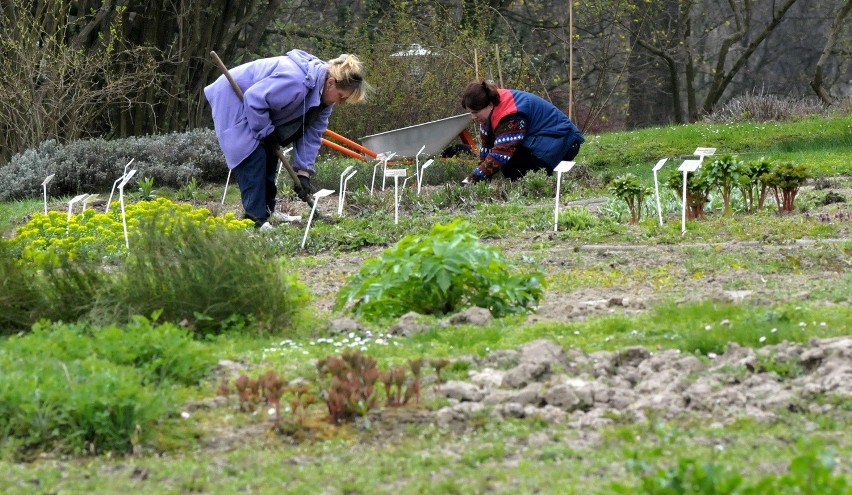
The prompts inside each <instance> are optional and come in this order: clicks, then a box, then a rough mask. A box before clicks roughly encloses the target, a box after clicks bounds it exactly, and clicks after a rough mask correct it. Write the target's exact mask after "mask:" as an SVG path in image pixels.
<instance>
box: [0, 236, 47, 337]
mask: <svg viewBox="0 0 852 495" xmlns="http://www.w3.org/2000/svg"><path fill="white" fill-rule="evenodd" d="M41 303H42V299H41V296H40V292H39V290H38V288H37V287H36V285H35V279H34V277H33V276H32V274H31V273H29V272H28V270H26V269H25V268H24V267H23V266H22V265H21V264H20V263H18V262H17V261H16V260H15V258H14V256H13V255H12V253H11V250H10V249H9V243H8V241H6V240H4V239H0V335H3V334H11V333H15V332H18V331H20V330H24V329H26V328H29V327H30V325H32V323H33V319H34V318H35V314H36V312H37V311H38V308H39V307H40V306H41Z"/></svg>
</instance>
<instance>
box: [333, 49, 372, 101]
mask: <svg viewBox="0 0 852 495" xmlns="http://www.w3.org/2000/svg"><path fill="white" fill-rule="evenodd" d="M328 77H333V78H334V80H335V81H336V83H337V87H339V88H340V89H351V90H352V96H350V97H349V98H347V99H346V103H358V102H360V101H362V100H364V99H365V98H366V97H367V93H368V92H369V91H372V89H373V88H372V86H370V84H369V83H368V82H367V81H366V80H365V79H364V64H363V63H362V62H361V60H359V59H358V57H357V56H355V55H352V54H348V53H344V54H342V55H340V56H339V57H337V58H334V59H331V60H329V61H328Z"/></svg>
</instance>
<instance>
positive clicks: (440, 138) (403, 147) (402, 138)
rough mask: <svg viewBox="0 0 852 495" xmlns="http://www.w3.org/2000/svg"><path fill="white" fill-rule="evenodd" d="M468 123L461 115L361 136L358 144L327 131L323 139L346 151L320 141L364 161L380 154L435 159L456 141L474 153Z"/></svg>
mask: <svg viewBox="0 0 852 495" xmlns="http://www.w3.org/2000/svg"><path fill="white" fill-rule="evenodd" d="M471 122H472V120H471V118H470V114H467V113H463V114H460V115H455V116H453V117H447V118H445V119H439V120H433V121H431V122H425V123H423V124H417V125H412V126H408V127H403V128H400V129H394V130H392V131H386V132H380V133H378V134H371V135H369V136H364V137H362V138H361V144H358V143H356V142H354V141H352V140H350V139H347V138H345V137H343V136H341V135H339V134H337V133H335V132H333V131H329V130H327V131H326V132H325V135H326V137H330V138H334V139H337V140H339V141H341V142H342V143H344V144H345V145H346V146H349V148H347V147H346V146H343V145H340V144H337V143H335V142H333V141H330V140H329V139H323V141H322V142H323V144H324V145H325V146H328V147H329V148H332V149H334V150H337V151H340V152H341V153H344V154H346V155H349V156H351V157H353V158H359V159H362V160H365V161H366V160H367V158H365V157H364V155H367V156H368V157H370V158H376V157H377V156H378V155H379V154H382V153H385V154H387V153H395V155H394V156H396V157H399V158H415V157H417V156H418V155H421V154H425V155H426V156H436V155H440V154H443V153H444V152H445V151H446V150H447V146H448V145H449V144H450V143H451V142H452V141H453V140H454V139H456V138H459V139H461V140H462V142H463V143H464V146H466V147H468V148H469V149H471V150H473V149H475V148H476V143H475V142H474V141H473V137H471V135H470V133H469V132H468V131H467V127H468V126H469V125H470V123H471ZM350 148H351V149H350Z"/></svg>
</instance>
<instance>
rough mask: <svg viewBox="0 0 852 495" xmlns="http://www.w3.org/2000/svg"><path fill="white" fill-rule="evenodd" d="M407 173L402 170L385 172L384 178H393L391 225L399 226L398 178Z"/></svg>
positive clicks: (395, 169) (396, 169)
mask: <svg viewBox="0 0 852 495" xmlns="http://www.w3.org/2000/svg"><path fill="white" fill-rule="evenodd" d="M407 173H408V172H406V170H405V169H404V168H394V169H390V170H385V177H393V223H394V225H397V224H399V178H400V177H405V176H406V175H407Z"/></svg>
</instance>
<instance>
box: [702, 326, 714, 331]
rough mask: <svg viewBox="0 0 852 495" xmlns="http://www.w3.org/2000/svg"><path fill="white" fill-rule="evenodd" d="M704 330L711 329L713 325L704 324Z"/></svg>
mask: <svg viewBox="0 0 852 495" xmlns="http://www.w3.org/2000/svg"><path fill="white" fill-rule="evenodd" d="M704 330H707V331H708V332H709V331H710V330H713V325H704Z"/></svg>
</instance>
